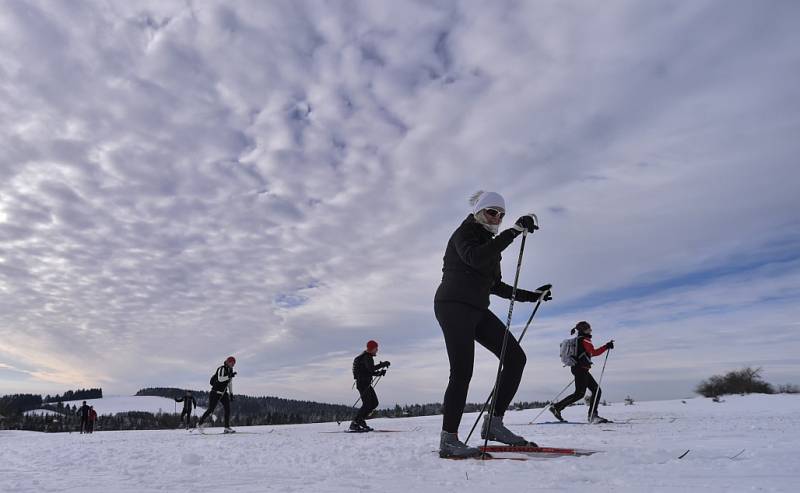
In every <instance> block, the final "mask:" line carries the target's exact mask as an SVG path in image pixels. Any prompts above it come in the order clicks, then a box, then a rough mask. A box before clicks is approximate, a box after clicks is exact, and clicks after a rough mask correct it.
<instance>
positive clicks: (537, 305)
mask: <svg viewBox="0 0 800 493" xmlns="http://www.w3.org/2000/svg"><path fill="white" fill-rule="evenodd" d="M549 292H550V291H545V292H544V293H542V295H541V296H540V297H539V301H537V302H536V306H535V307H534V308H533V313H531V316H530V317H529V318H528V323H526V324H525V328H524V329H523V330H522V333H521V334H520V335H519V339H517V343H521V342H522V338H523V337H525V333H526V332H527V331H528V326H529V325H530V324H531V322H532V321H533V317H534V316H535V315H536V312H537V310H539V305H541V304H542V300H543V299H544V297H545V296H546V295H547V293H549ZM493 396H494V389H492V392H491V393H490V394H489V397H487V398H486V402H484V403H483V407H482V408H481V412H480V413H478V419H476V420H475V424H473V425H472V429H471V430H469V435H467V440H466V441H465V442H464V443H467V442H469V438H470V437H471V436H472V432H474V431H475V427H476V426H477V425H478V422H479V421H480V420H481V416H483V413H484V411H486V406H488V405H489V401H491V400H492V397H493Z"/></svg>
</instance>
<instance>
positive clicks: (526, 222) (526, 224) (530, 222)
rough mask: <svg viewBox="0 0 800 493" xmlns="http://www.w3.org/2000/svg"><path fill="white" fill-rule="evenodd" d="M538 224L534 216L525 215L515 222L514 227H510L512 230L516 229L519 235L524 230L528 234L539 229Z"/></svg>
mask: <svg viewBox="0 0 800 493" xmlns="http://www.w3.org/2000/svg"><path fill="white" fill-rule="evenodd" d="M538 223H539V221H538V219H537V217H536V214H526V215H524V216H522V217H520V218H519V219H517V222H515V223H514V225H513V226H511V227H512V228H513V229H516V230H517V231H519V232H520V233H521V232H523V231H525V230H527V231H528V233H533V232H534V231H536V230H537V229H539V224H538Z"/></svg>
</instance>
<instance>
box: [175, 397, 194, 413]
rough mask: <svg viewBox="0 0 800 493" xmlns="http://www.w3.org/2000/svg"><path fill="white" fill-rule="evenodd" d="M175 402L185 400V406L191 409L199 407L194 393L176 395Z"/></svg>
mask: <svg viewBox="0 0 800 493" xmlns="http://www.w3.org/2000/svg"><path fill="white" fill-rule="evenodd" d="M175 402H183V408H184V409H186V410H189V411H191V410H192V409H194V408H196V407H197V401H196V400H194V396H193V395H185V396H183V397H176V398H175Z"/></svg>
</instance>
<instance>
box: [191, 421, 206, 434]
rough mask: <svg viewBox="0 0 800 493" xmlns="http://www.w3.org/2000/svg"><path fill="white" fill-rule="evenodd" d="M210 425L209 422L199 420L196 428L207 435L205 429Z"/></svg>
mask: <svg viewBox="0 0 800 493" xmlns="http://www.w3.org/2000/svg"><path fill="white" fill-rule="evenodd" d="M207 427H208V423H203V422H202V421H198V422H197V424H196V425H195V427H194V428H195V429H196V430H197V431H199V432H200V433H201V434H203V435H205V433H206V432H205V429H206V428H207Z"/></svg>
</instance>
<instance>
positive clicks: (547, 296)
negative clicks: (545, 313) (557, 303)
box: [534, 284, 553, 301]
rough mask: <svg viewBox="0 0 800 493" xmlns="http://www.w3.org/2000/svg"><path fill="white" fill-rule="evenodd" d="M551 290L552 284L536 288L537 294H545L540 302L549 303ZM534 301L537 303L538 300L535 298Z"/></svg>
mask: <svg viewBox="0 0 800 493" xmlns="http://www.w3.org/2000/svg"><path fill="white" fill-rule="evenodd" d="M551 289H553V285H552V284H543V285H541V286H539V287H538V288H536V291H538V292H539V293H545V295H544V298H543V299H542V301H550V300H552V299H553V296H552V293H551V292H550V290H551ZM536 291H534V292H536ZM540 296H541V295H540ZM536 299H537V301H538V299H539V298H538V297H537V298H536Z"/></svg>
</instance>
